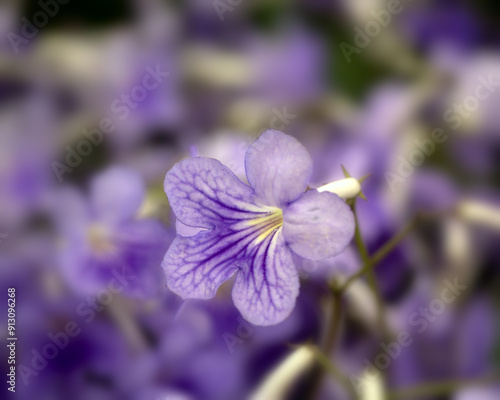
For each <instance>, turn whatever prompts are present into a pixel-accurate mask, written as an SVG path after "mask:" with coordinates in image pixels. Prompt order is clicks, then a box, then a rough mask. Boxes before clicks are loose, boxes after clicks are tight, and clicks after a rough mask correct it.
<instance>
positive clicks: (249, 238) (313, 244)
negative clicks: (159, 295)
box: [163, 130, 354, 325]
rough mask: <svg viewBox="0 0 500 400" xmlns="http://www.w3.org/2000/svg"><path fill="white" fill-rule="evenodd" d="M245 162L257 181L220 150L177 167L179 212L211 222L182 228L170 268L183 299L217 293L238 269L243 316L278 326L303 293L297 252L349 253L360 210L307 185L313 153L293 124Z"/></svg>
mask: <svg viewBox="0 0 500 400" xmlns="http://www.w3.org/2000/svg"><path fill="white" fill-rule="evenodd" d="M245 168H246V174H247V178H248V182H249V183H250V186H248V185H246V184H244V183H243V182H241V181H240V180H239V179H238V178H237V177H236V176H235V175H234V174H233V173H232V172H231V170H230V169H229V168H227V167H225V166H224V165H222V164H221V163H220V162H219V161H217V160H214V159H210V158H201V157H200V158H191V159H187V160H184V161H182V162H180V163H178V164H177V165H175V166H174V168H172V170H170V171H169V172H168V173H167V176H166V178H165V192H166V193H167V196H168V198H169V201H170V205H171V207H172V209H173V211H174V213H175V215H176V216H177V218H178V220H179V221H180V222H181V223H183V224H185V225H187V226H189V227H194V228H201V230H200V231H199V232H198V233H197V234H196V235H195V236H191V237H183V236H180V235H179V236H177V238H176V239H175V240H174V242H173V243H172V245H171V247H170V249H169V250H168V252H167V254H166V255H165V259H164V261H163V268H164V270H165V273H166V276H167V284H168V286H169V288H170V290H172V291H173V292H174V293H176V294H178V295H180V296H181V297H183V298H198V299H209V298H212V297H214V296H215V294H216V291H217V288H218V287H219V286H220V285H221V284H222V283H223V282H224V281H226V280H228V279H229V278H230V277H231V276H232V275H233V274H235V273H236V280H235V283H234V287H233V291H232V297H233V301H234V303H235V305H236V307H237V308H238V309H239V311H240V312H241V313H242V315H243V317H244V318H245V319H247V320H248V321H250V322H252V323H253V324H255V325H274V324H277V323H279V322H281V321H283V320H284V319H285V318H287V317H288V315H289V314H290V313H291V311H292V310H293V307H294V304H295V300H296V298H297V295H298V292H299V278H298V273H297V270H296V268H295V265H294V261H293V254H294V253H295V254H296V255H298V256H300V257H303V258H308V259H312V260H320V259H324V258H327V257H332V256H334V255H336V254H339V253H340V252H342V251H343V250H344V248H345V247H346V246H347V245H348V244H349V242H350V241H351V239H352V236H353V233H354V218H353V215H352V212H351V210H350V208H349V207H348V206H347V205H346V204H345V202H344V201H343V200H342V199H340V198H339V197H338V196H337V195H334V194H332V193H327V192H324V193H319V192H318V191H316V190H310V191H306V189H307V186H308V183H309V179H310V177H311V174H312V160H311V157H310V156H309V154H308V153H307V151H306V149H305V148H304V147H303V146H302V145H301V144H300V143H299V142H298V141H297V140H296V139H294V138H292V137H290V136H287V135H285V134H284V133H281V132H278V131H274V130H268V131H266V132H264V133H263V134H262V136H261V137H260V138H259V139H258V140H257V141H256V142H255V143H254V144H253V145H252V146H250V148H249V149H248V151H247V153H246V159H245Z"/></svg>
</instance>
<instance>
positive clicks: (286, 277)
mask: <svg viewBox="0 0 500 400" xmlns="http://www.w3.org/2000/svg"><path fill="white" fill-rule="evenodd" d="M298 294H299V278H298V274H297V271H296V269H295V265H294V263H293V259H292V253H291V252H290V250H289V249H288V247H287V246H286V244H285V242H284V240H283V237H282V234H281V231H280V230H278V231H276V232H275V233H274V234H273V235H271V236H269V237H267V238H266V240H264V241H263V242H262V243H261V244H260V245H259V246H256V247H254V248H253V249H252V252H251V254H249V258H248V261H247V265H245V266H244V268H242V270H241V271H240V272H239V273H238V275H237V277H236V282H235V284H234V287H233V292H232V296H233V301H234V304H235V305H236V307H237V308H238V310H239V311H240V312H241V314H242V316H243V318H245V319H246V320H247V321H249V322H251V323H252V324H255V325H262V326H268V325H275V324H278V323H280V322H281V321H283V320H284V319H285V318H287V317H288V316H289V315H290V313H291V312H292V310H293V307H294V305H295V300H296V298H297V296H298Z"/></svg>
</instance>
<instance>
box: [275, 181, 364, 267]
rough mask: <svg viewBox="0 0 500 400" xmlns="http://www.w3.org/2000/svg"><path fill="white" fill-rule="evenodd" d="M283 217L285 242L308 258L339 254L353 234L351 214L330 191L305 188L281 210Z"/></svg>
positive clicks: (318, 258) (313, 258)
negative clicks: (322, 191) (303, 191)
mask: <svg viewBox="0 0 500 400" xmlns="http://www.w3.org/2000/svg"><path fill="white" fill-rule="evenodd" d="M283 220H284V222H283V235H284V238H285V240H286V242H287V244H288V245H289V246H290V248H291V249H292V251H293V252H294V253H296V254H298V255H299V256H301V257H304V258H308V259H311V260H321V259H324V258H327V257H332V256H335V255H337V254H339V253H340V252H342V251H343V250H344V249H345V247H346V246H347V245H348V244H349V242H350V241H351V240H352V238H353V236H354V228H355V221H354V215H353V213H352V211H351V209H350V208H349V206H348V205H347V204H346V203H345V202H344V201H343V200H342V199H341V198H340V197H338V196H337V195H335V194H333V193H327V192H324V193H319V192H318V191H316V190H311V191H308V192H307V193H305V194H304V195H303V196H302V197H300V198H299V199H298V200H297V201H295V202H294V203H292V204H290V205H289V206H288V207H287V208H285V209H284V210H283Z"/></svg>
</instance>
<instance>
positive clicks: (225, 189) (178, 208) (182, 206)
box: [165, 157, 262, 228]
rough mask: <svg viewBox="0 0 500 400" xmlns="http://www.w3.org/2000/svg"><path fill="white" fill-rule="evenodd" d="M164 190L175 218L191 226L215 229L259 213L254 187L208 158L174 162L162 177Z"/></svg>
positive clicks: (260, 211)
mask: <svg viewBox="0 0 500 400" xmlns="http://www.w3.org/2000/svg"><path fill="white" fill-rule="evenodd" d="M165 193H166V194H167V197H168V200H169V202H170V206H171V207H172V210H173V211H174V213H175V215H176V217H177V218H178V219H179V220H180V221H181V222H182V223H184V224H185V225H188V226H192V227H200V228H215V227H217V226H222V225H226V224H228V223H231V222H234V221H235V220H240V219H248V218H251V217H252V215H254V213H255V214H260V213H262V210H261V209H259V208H258V207H256V206H255V202H254V198H255V194H254V192H253V190H252V189H251V188H250V187H249V186H247V185H245V184H244V183H243V182H241V181H240V180H239V179H238V178H237V177H236V176H235V175H234V174H233V172H231V170H230V169H229V168H227V167H225V166H224V165H222V164H221V163H220V162H219V161H217V160H214V159H211V158H204V157H197V158H190V159H187V160H183V161H181V162H179V163H177V164H176V165H175V166H174V167H173V168H172V169H171V170H170V171H169V172H168V173H167V176H166V177H165Z"/></svg>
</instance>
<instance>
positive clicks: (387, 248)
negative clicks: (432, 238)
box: [338, 214, 422, 293]
mask: <svg viewBox="0 0 500 400" xmlns="http://www.w3.org/2000/svg"><path fill="white" fill-rule="evenodd" d="M421 219H422V215H421V214H417V215H416V216H415V217H413V218H412V219H411V221H410V222H408V224H407V225H406V226H405V227H404V228H403V229H402V230H401V231H399V232H398V233H397V234H396V235H395V236H394V237H393V238H392V239H390V240H389V241H388V242H387V243H386V244H384V245H383V246H382V247H381V248H380V249H379V250H377V251H376V252H375V254H374V255H373V256H372V257H371V258H370V259H369V260H366V261H365V260H363V267H362V268H361V269H360V270H359V271H358V272H356V273H355V274H354V275H352V276H351V277H350V278H348V279H347V280H346V281H345V282H344V284H343V285H342V286H341V287H340V288H339V289H338V290H339V291H340V292H341V293H343V292H345V291H346V290H347V288H348V287H349V286H350V285H351V284H352V283H353V282H354V281H355V280H357V279H358V278H360V277H362V276H363V275H365V274H368V273H369V272H370V271H372V270H373V268H374V267H375V266H376V265H377V264H378V263H379V262H380V261H382V260H383V259H384V258H385V257H386V256H387V255H388V254H389V253H390V252H391V251H393V250H394V248H395V247H396V246H397V245H398V244H399V243H400V242H401V241H402V240H403V239H404V238H405V237H406V236H407V235H408V234H409V233H410V232H411V231H412V230H413V229H414V228H415V226H416V225H417V224H418V223H419V222H420V220H421Z"/></svg>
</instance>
